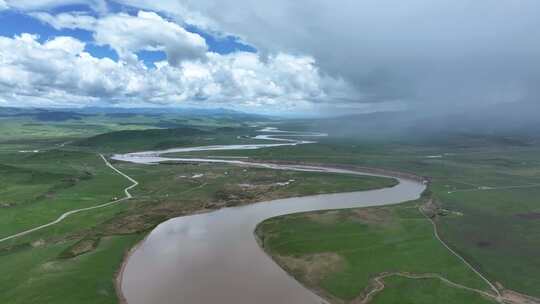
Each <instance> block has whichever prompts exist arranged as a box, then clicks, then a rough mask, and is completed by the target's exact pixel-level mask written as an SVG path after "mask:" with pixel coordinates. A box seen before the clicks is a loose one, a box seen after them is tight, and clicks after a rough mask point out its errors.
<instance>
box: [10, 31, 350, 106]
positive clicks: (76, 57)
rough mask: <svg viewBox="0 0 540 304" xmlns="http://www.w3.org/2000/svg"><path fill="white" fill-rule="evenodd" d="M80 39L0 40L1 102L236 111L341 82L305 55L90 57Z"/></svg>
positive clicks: (323, 96)
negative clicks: (151, 60)
mask: <svg viewBox="0 0 540 304" xmlns="http://www.w3.org/2000/svg"><path fill="white" fill-rule="evenodd" d="M84 47H85V43H83V42H81V41H79V40H77V39H75V38H72V37H56V38H54V39H50V40H48V41H46V42H43V43H41V42H40V41H39V40H38V37H37V36H35V35H31V34H22V35H20V36H15V37H13V38H8V37H0V103H3V104H10V105H18V106H28V105H33V106H51V105H62V106H68V105H78V106H81V105H91V104H96V103H103V102H110V103H126V104H162V105H175V104H190V105H193V104H199V105H200V104H208V105H221V106H231V107H235V108H240V109H251V110H255V109H263V110H270V111H271V110H274V111H277V110H281V111H283V110H285V109H292V108H304V109H306V108H309V107H310V106H311V104H312V102H313V101H319V100H327V99H329V98H332V94H333V93H335V92H343V91H344V90H346V89H347V84H346V83H345V82H343V81H342V80H339V79H334V78H331V77H328V76H324V75H321V73H320V72H319V70H318V68H317V67H316V62H315V61H314V59H313V58H312V57H309V56H293V55H290V54H285V53H278V54H276V55H271V56H269V57H268V58H266V59H265V60H264V61H263V60H261V58H260V56H259V55H258V54H254V53H244V52H237V53H232V54H228V55H220V54H217V53H211V52H208V53H206V55H205V56H206V60H184V61H181V62H179V63H178V64H177V65H173V64H170V63H169V62H168V61H163V62H158V63H156V68H153V69H149V68H147V67H146V66H145V65H144V64H143V63H142V62H140V61H136V62H127V61H118V62H116V61H113V60H111V59H109V58H96V57H93V56H92V55H91V54H90V53H88V52H85V51H84Z"/></svg>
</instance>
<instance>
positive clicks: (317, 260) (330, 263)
mask: <svg viewBox="0 0 540 304" xmlns="http://www.w3.org/2000/svg"><path fill="white" fill-rule="evenodd" d="M276 261H277V262H278V264H280V265H281V266H282V267H283V268H284V269H287V270H288V271H289V272H290V273H292V274H293V275H294V276H295V277H296V276H300V277H301V278H302V281H303V282H307V283H308V284H310V285H312V286H315V285H317V284H319V283H320V282H321V281H322V280H323V279H324V277H325V276H326V275H328V274H329V273H332V272H336V271H339V270H340V269H342V268H343V265H344V260H343V258H342V257H341V256H340V255H338V254H336V253H317V254H310V255H305V256H302V257H291V256H276Z"/></svg>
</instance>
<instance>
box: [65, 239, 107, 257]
mask: <svg viewBox="0 0 540 304" xmlns="http://www.w3.org/2000/svg"><path fill="white" fill-rule="evenodd" d="M99 241H100V239H99V238H86V239H82V240H80V241H78V242H77V243H75V244H73V246H70V247H69V248H67V249H66V250H65V251H64V252H62V253H61V254H60V256H59V257H60V258H65V259H69V258H73V257H76V256H79V255H81V254H84V253H87V252H90V251H93V250H94V249H96V248H97V246H98V245H99Z"/></svg>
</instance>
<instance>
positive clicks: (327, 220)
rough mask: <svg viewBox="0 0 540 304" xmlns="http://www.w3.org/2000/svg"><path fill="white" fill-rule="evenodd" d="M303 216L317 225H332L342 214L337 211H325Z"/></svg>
mask: <svg viewBox="0 0 540 304" xmlns="http://www.w3.org/2000/svg"><path fill="white" fill-rule="evenodd" d="M303 216H305V217H307V218H308V219H310V220H311V221H314V222H317V223H321V224H332V223H335V222H336V221H337V220H338V219H339V217H340V212H339V211H337V210H332V211H325V212H309V213H306V214H304V215H303Z"/></svg>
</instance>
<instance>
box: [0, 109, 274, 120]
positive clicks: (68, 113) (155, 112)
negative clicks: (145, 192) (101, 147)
mask: <svg viewBox="0 0 540 304" xmlns="http://www.w3.org/2000/svg"><path fill="white" fill-rule="evenodd" d="M165 114H168V115H175V116H179V117H205V116H207V117H229V118H234V119H245V120H265V119H268V117H267V116H264V115H258V114H252V113H245V112H240V111H235V110H230V109H224V108H212V109H210V108H209V109H202V108H112V107H85V108H15V107H0V117H17V116H28V117H32V118H34V119H36V120H40V121H65V120H80V119H82V118H83V117H85V116H93V115H106V116H112V117H129V116H135V115H143V116H146V115H148V116H159V115H165Z"/></svg>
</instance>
